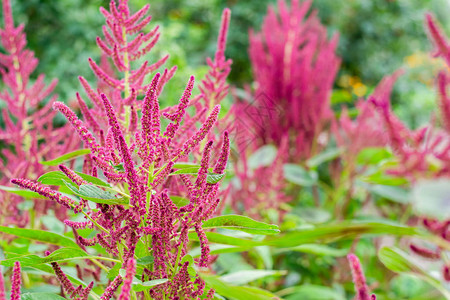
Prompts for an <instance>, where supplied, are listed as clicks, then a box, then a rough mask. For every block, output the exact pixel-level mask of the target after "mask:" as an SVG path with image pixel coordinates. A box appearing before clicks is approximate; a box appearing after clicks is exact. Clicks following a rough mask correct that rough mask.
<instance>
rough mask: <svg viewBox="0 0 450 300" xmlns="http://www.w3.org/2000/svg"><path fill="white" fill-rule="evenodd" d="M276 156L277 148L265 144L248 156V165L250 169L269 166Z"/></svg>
mask: <svg viewBox="0 0 450 300" xmlns="http://www.w3.org/2000/svg"><path fill="white" fill-rule="evenodd" d="M276 156H277V148H276V147H275V146H273V145H265V146H262V147H261V148H259V149H258V150H256V151H255V152H254V153H253V154H252V155H251V156H250V157H249V158H248V166H249V168H250V169H253V170H254V169H257V168H259V167H267V166H270V165H271V164H272V163H273V162H274V160H275V157H276Z"/></svg>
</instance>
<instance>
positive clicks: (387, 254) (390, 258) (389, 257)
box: [378, 247, 421, 273]
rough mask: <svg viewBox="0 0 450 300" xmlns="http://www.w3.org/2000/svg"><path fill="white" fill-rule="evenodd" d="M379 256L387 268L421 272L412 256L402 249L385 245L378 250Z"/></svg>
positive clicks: (401, 271) (394, 270)
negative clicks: (413, 261)
mask: <svg viewBox="0 0 450 300" xmlns="http://www.w3.org/2000/svg"><path fill="white" fill-rule="evenodd" d="M378 258H379V259H380V260H381V262H382V263H383V264H384V265H385V266H386V268H388V269H389V270H391V271H393V272H396V273H403V272H413V273H415V272H421V269H420V268H418V267H416V266H415V265H414V264H413V263H412V260H411V257H408V254H407V253H405V252H403V251H402V250H400V249H395V248H389V247H383V248H381V249H380V251H379V252H378Z"/></svg>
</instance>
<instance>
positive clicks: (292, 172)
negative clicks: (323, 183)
mask: <svg viewBox="0 0 450 300" xmlns="http://www.w3.org/2000/svg"><path fill="white" fill-rule="evenodd" d="M283 171H284V178H286V180H288V181H290V182H292V183H295V184H298V185H301V186H313V185H315V184H316V183H317V179H318V175H317V172H315V171H307V170H306V169H304V168H303V167H302V166H300V165H295V164H285V165H284V166H283Z"/></svg>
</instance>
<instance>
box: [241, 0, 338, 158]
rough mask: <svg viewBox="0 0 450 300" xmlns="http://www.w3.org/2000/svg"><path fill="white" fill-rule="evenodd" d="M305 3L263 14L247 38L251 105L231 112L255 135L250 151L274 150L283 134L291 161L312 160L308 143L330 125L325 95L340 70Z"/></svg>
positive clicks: (281, 5) (332, 47) (281, 3)
mask: <svg viewBox="0 0 450 300" xmlns="http://www.w3.org/2000/svg"><path fill="white" fill-rule="evenodd" d="M311 2H312V1H304V2H301V3H300V1H297V0H293V1H291V6H290V7H289V8H288V7H287V5H286V3H285V1H279V2H278V13H276V12H275V8H273V7H270V8H269V10H268V12H267V16H266V17H265V18H264V21H263V25H262V29H261V32H258V33H255V32H253V31H251V32H250V48H249V53H250V59H251V62H252V69H253V76H254V80H255V82H256V84H257V88H256V91H255V93H254V96H253V97H252V98H253V99H255V103H254V105H253V106H251V107H247V106H248V105H250V104H248V103H242V104H240V105H239V107H238V108H237V109H236V110H235V112H236V114H237V116H236V117H237V118H241V119H242V118H245V120H247V122H246V124H247V123H248V124H247V125H245V126H251V127H252V129H253V130H254V131H255V135H256V136H257V140H256V143H255V146H256V148H257V147H259V146H261V145H263V144H268V143H271V142H273V143H275V144H276V145H280V143H281V140H282V138H283V137H284V136H285V135H287V134H288V135H291V136H293V138H291V140H290V141H289V143H290V144H292V145H295V148H296V149H297V151H295V152H296V155H295V159H297V160H298V159H306V158H308V157H310V156H311V155H313V154H314V153H311V151H312V147H313V143H315V142H316V140H317V136H318V134H319V133H320V131H321V130H322V128H323V126H324V125H325V123H326V122H329V121H330V117H331V108H330V95H331V90H332V87H333V83H334V79H335V76H336V73H337V70H338V67H339V64H340V59H339V58H338V57H337V55H336V54H335V52H336V47H337V43H338V37H337V36H334V37H333V38H332V39H331V40H328V39H327V31H326V28H325V27H324V26H323V25H321V23H320V21H319V19H318V18H317V14H316V13H315V12H313V13H312V14H310V15H309V17H306V14H307V12H308V10H309V8H310V6H311ZM246 107H247V108H246Z"/></svg>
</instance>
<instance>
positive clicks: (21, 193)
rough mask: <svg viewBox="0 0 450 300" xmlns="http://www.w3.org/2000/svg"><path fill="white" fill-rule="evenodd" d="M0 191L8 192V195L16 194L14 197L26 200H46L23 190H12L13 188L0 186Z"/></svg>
mask: <svg viewBox="0 0 450 300" xmlns="http://www.w3.org/2000/svg"><path fill="white" fill-rule="evenodd" d="M0 190H2V191H5V192H8V193H13V194H16V195H19V196H22V197H24V198H27V199H47V198H45V197H44V196H41V195H39V194H38V193H35V192H32V191H28V190H24V189H21V188H14V187H9V186H4V185H0Z"/></svg>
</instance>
